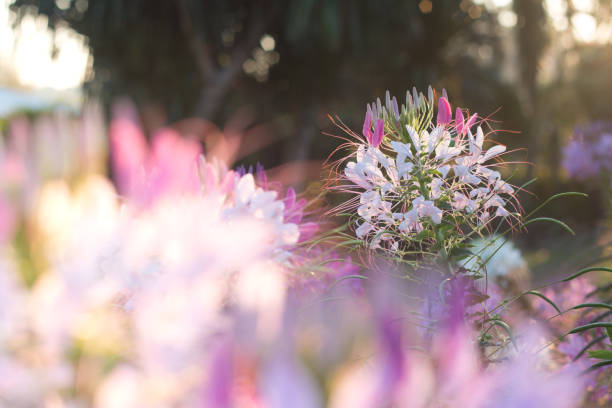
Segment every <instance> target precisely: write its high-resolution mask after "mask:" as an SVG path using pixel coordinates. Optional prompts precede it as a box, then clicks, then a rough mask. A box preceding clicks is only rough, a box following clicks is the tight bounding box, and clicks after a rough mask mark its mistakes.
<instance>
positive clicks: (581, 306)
mask: <svg viewBox="0 0 612 408" xmlns="http://www.w3.org/2000/svg"><path fill="white" fill-rule="evenodd" d="M587 307H589V308H603V309H610V310H612V305H609V304H607V303H581V304H579V305H576V306H573V307H570V308H569V310H575V309H584V308H587Z"/></svg>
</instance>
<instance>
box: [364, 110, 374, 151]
mask: <svg viewBox="0 0 612 408" xmlns="http://www.w3.org/2000/svg"><path fill="white" fill-rule="evenodd" d="M363 135H364V136H365V137H366V139H367V140H368V143H370V144H371V143H372V113H370V112H369V111H368V112H367V113H366V116H365V121H364V122H363Z"/></svg>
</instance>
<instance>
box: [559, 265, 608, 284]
mask: <svg viewBox="0 0 612 408" xmlns="http://www.w3.org/2000/svg"><path fill="white" fill-rule="evenodd" d="M597 271H600V272H612V268H606V267H604V266H593V267H591V268H585V269H581V270H579V271H578V272H576V273H575V274H573V275H571V276H568V277H567V278H565V279H563V280H562V281H561V282H569V281H571V280H572V279H575V278H577V277H579V276H581V275H584V274H585V273H589V272H597Z"/></svg>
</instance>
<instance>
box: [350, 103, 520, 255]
mask: <svg viewBox="0 0 612 408" xmlns="http://www.w3.org/2000/svg"><path fill="white" fill-rule="evenodd" d="M387 99H388V101H389V98H387ZM408 99H409V104H408V106H409V108H406V107H405V106H402V113H401V114H400V113H399V111H398V110H397V109H394V108H393V107H394V106H397V102H396V101H395V98H394V99H393V101H392V102H391V103H389V102H388V108H389V109H388V110H386V109H384V108H381V106H380V101H379V105H378V108H377V107H376V105H373V106H372V107H369V106H368V113H367V114H366V121H365V124H364V135H365V136H366V139H367V141H368V143H367V144H365V143H360V144H358V148H357V152H356V155H355V161H350V162H348V163H347V164H346V168H345V170H344V175H345V176H346V179H348V180H349V181H350V186H349V188H350V189H351V191H352V192H353V193H357V194H358V195H359V206H358V209H357V212H358V214H359V216H360V220H358V221H357V229H356V234H357V236H358V237H359V238H362V239H364V240H366V241H367V242H368V243H369V244H370V245H371V246H373V247H380V246H381V244H382V242H383V241H386V243H387V245H386V246H387V247H388V248H392V249H397V247H398V245H399V243H400V242H402V241H407V240H412V239H414V238H415V237H416V236H417V234H419V233H420V232H422V231H425V230H428V231H431V232H435V231H436V230H437V229H436V228H437V227H436V226H440V224H447V225H452V226H461V225H464V224H467V225H469V226H471V227H472V228H478V227H480V226H483V225H486V224H487V222H488V221H489V220H490V219H492V218H494V217H506V216H508V215H510V212H509V210H508V209H507V206H508V201H509V198H511V197H512V196H513V194H514V189H513V188H512V187H511V186H510V185H509V184H508V183H506V182H505V181H504V180H502V178H501V175H500V173H499V172H498V171H496V170H493V169H492V167H493V165H495V163H493V162H491V160H492V159H494V158H496V157H498V156H499V155H500V154H502V153H504V152H505V150H506V147H505V146H502V145H495V146H493V147H491V148H489V149H488V150H485V149H483V143H484V140H485V136H484V133H483V130H482V128H481V127H480V126H478V127H477V129H476V134H475V135H474V134H473V133H472V131H471V129H470V127H471V126H472V125H474V122H475V119H476V116H475V115H474V116H472V118H470V119H469V120H468V121H467V122H466V121H464V118H463V113H462V111H461V110H460V109H457V113H456V116H455V119H454V120H452V115H451V114H450V105H449V103H448V101H447V100H446V98H445V97H441V98H440V100H439V101H440V103H439V107H438V120H437V124H436V125H434V124H433V123H430V121H429V120H428V121H427V122H426V123H425V124H423V120H414V118H415V117H418V118H422V117H423V115H422V114H419V113H425V114H427V113H428V112H429V117H431V116H432V115H431V111H432V107H433V100H427V99H425V98H424V97H423V96H422V95H421V96H420V100H419V101H417V102H413V99H412V98H410V97H409V98H408ZM415 111H416V113H415ZM388 112H392V113H391V114H389V113H388ZM372 116H375V117H379V119H377V120H376V122H377V123H380V122H384V123H385V126H384V131H385V134H384V137H379V138H378V140H377V138H376V137H372V133H371V126H372V125H371V123H372ZM377 128H380V126H379V125H378V126H377ZM379 140H380V141H379ZM373 141H374V143H373ZM423 235H426V234H423Z"/></svg>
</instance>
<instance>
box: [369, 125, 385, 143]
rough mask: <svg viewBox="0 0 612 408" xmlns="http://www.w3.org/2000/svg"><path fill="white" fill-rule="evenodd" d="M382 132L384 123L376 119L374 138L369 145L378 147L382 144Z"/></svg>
mask: <svg viewBox="0 0 612 408" xmlns="http://www.w3.org/2000/svg"><path fill="white" fill-rule="evenodd" d="M384 131H385V122H384V121H383V120H382V119H377V120H376V124H375V125H374V137H373V138H372V142H371V143H370V144H371V145H372V146H374V147H378V146H380V144H381V143H382V139H383V134H384Z"/></svg>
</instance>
